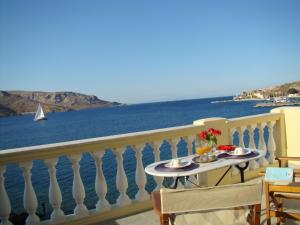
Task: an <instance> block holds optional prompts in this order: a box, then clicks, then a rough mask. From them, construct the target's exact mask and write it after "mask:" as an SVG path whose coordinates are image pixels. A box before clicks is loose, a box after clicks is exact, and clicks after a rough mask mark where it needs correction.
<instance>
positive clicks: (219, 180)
mask: <svg viewBox="0 0 300 225" xmlns="http://www.w3.org/2000/svg"><path fill="white" fill-rule="evenodd" d="M231 168H232V166H229V167H228V169H227V170H226V172H225V173H224V174H223V175H222V177H221V178H220V179H219V180H218V182H217V183H216V184H215V186H218V185H219V183H220V182H221V181H222V180H223V178H224V177H225V176H226V174H227V173H228V172H229V170H230V169H231Z"/></svg>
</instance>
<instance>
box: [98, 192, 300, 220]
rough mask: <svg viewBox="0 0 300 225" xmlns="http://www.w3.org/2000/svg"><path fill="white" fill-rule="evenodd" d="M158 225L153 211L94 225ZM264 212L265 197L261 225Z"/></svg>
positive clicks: (264, 216) (263, 198)
mask: <svg viewBox="0 0 300 225" xmlns="http://www.w3.org/2000/svg"><path fill="white" fill-rule="evenodd" d="M141 224H143V225H159V224H160V223H159V217H158V215H157V214H156V213H155V212H154V211H153V210H149V211H145V212H142V213H138V214H134V215H131V216H126V217H122V218H118V219H113V220H109V221H105V222H102V223H98V224H95V225H141ZM266 224H267V222H266V211H265V195H264V193H263V196H262V214H261V225H266ZM273 224H276V218H272V225H273ZM285 225H300V221H295V220H287V222H286V223H285Z"/></svg>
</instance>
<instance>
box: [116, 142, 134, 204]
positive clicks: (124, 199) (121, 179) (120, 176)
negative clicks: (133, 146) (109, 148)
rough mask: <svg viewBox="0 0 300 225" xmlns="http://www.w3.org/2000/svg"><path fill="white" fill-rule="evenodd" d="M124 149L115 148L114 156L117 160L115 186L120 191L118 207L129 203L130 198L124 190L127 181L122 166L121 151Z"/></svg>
mask: <svg viewBox="0 0 300 225" xmlns="http://www.w3.org/2000/svg"><path fill="white" fill-rule="evenodd" d="M124 151H125V149H123V148H117V149H116V156H117V162H118V170H117V188H118V190H119V192H120V196H119V197H118V199H117V205H118V206H119V207H121V206H125V205H128V204H130V203H131V200H130V198H129V197H128V196H127V194H126V191H127V188H128V181H127V177H126V174H125V170H124V166H123V156H122V154H123V152H124Z"/></svg>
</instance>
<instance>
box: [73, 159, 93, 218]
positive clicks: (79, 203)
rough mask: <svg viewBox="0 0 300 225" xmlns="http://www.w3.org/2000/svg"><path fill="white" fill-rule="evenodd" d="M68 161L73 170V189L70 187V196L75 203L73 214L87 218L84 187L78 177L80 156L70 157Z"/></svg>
mask: <svg viewBox="0 0 300 225" xmlns="http://www.w3.org/2000/svg"><path fill="white" fill-rule="evenodd" d="M69 159H70V161H71V163H72V169H73V175H74V178H73V187H72V195H73V198H74V200H75V202H76V207H75V209H74V214H75V215H76V216H87V215H88V213H89V212H88V209H87V208H86V206H85V204H84V198H85V190H84V186H83V183H82V180H81V176H80V171H79V169H80V165H79V161H80V159H81V154H78V155H70V156H69Z"/></svg>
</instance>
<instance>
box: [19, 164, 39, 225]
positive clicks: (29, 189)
mask: <svg viewBox="0 0 300 225" xmlns="http://www.w3.org/2000/svg"><path fill="white" fill-rule="evenodd" d="M20 168H21V170H22V172H23V177H24V183H25V184H24V195H23V203H24V208H25V210H26V212H27V213H28V217H27V219H26V225H31V224H34V225H37V224H40V218H39V217H38V216H37V215H36V209H37V206H38V203H37V198H36V195H35V192H34V189H33V186H32V183H31V169H32V162H25V163H21V164H20Z"/></svg>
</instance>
